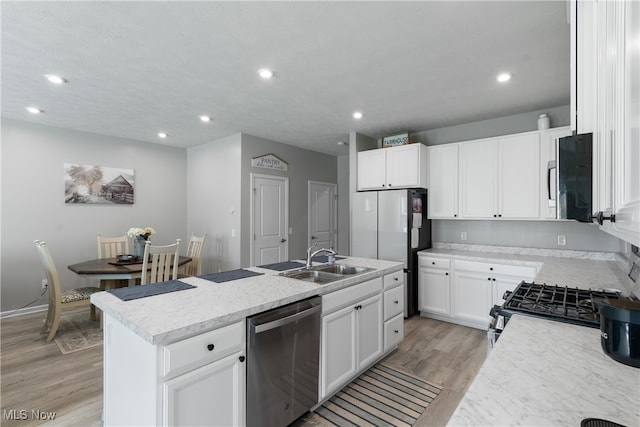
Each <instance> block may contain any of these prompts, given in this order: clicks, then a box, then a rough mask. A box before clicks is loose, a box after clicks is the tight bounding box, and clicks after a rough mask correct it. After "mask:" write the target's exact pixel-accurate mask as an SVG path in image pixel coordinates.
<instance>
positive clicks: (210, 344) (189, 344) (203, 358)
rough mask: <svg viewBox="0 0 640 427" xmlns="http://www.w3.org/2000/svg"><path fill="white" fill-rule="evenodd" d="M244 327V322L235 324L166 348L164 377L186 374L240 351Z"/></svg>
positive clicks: (164, 351) (164, 350)
mask: <svg viewBox="0 0 640 427" xmlns="http://www.w3.org/2000/svg"><path fill="white" fill-rule="evenodd" d="M242 325H243V322H238V323H234V324H233V325H230V326H225V327H224V328H220V329H216V330H215V331H211V332H205V333H204V334H201V335H197V336H195V337H192V338H187V339H186V340H182V341H178V342H176V343H173V344H169V345H167V346H165V347H164V349H163V353H164V363H163V372H162V373H163V375H164V376H165V377H169V376H173V375H175V374H177V373H180V372H186V371H189V370H191V369H195V368H197V367H200V366H203V365H205V364H207V363H210V362H213V361H214V360H217V359H219V358H221V357H223V356H225V355H227V354H229V353H230V352H232V351H237V350H240V349H241V348H242V340H243V336H244V334H243V326H242Z"/></svg>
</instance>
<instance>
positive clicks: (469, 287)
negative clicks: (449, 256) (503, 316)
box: [451, 270, 491, 329]
mask: <svg viewBox="0 0 640 427" xmlns="http://www.w3.org/2000/svg"><path fill="white" fill-rule="evenodd" d="M453 283H454V285H453V312H452V313H451V314H452V315H453V316H454V317H455V318H457V319H459V320H460V321H461V323H463V324H466V325H468V326H472V325H475V324H477V326H478V327H481V328H483V329H486V328H487V325H488V324H489V310H490V308H491V280H490V279H487V277H486V275H484V274H480V273H469V272H465V271H458V270H456V274H455V279H454V282H453Z"/></svg>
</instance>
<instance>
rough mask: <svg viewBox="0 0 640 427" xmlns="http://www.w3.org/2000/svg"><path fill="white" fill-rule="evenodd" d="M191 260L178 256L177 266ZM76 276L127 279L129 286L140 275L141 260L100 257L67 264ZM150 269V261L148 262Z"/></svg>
mask: <svg viewBox="0 0 640 427" xmlns="http://www.w3.org/2000/svg"><path fill="white" fill-rule="evenodd" d="M189 262H191V257H188V256H179V257H178V267H180V266H183V265H185V264H187V263H189ZM67 268H68V269H69V270H71V271H73V272H74V273H76V274H77V275H78V276H81V277H84V278H87V279H95V280H110V281H111V280H128V283H129V286H134V285H135V284H136V279H139V278H140V277H141V276H142V261H140V260H138V261H132V262H131V261H125V262H123V261H119V260H118V259H117V258H101V259H92V260H89V261H83V262H79V263H77V264H71V265H68V266H67ZM148 269H151V263H148Z"/></svg>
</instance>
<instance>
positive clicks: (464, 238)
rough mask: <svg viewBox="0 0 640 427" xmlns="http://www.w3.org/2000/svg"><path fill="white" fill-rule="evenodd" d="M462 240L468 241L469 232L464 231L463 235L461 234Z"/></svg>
mask: <svg viewBox="0 0 640 427" xmlns="http://www.w3.org/2000/svg"><path fill="white" fill-rule="evenodd" d="M460 240H467V232H466V231H463V232H462V233H460Z"/></svg>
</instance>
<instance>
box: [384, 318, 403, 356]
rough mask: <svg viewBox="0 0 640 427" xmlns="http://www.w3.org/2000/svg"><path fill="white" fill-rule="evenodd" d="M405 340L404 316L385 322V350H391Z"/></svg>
mask: <svg viewBox="0 0 640 427" xmlns="http://www.w3.org/2000/svg"><path fill="white" fill-rule="evenodd" d="M403 339H404V314H398V315H397V316H396V317H393V318H391V319H389V320H386V321H385V322H384V349H385V351H386V350H389V349H391V348H393V347H395V346H397V345H398V344H400V343H401V342H402V340H403Z"/></svg>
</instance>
